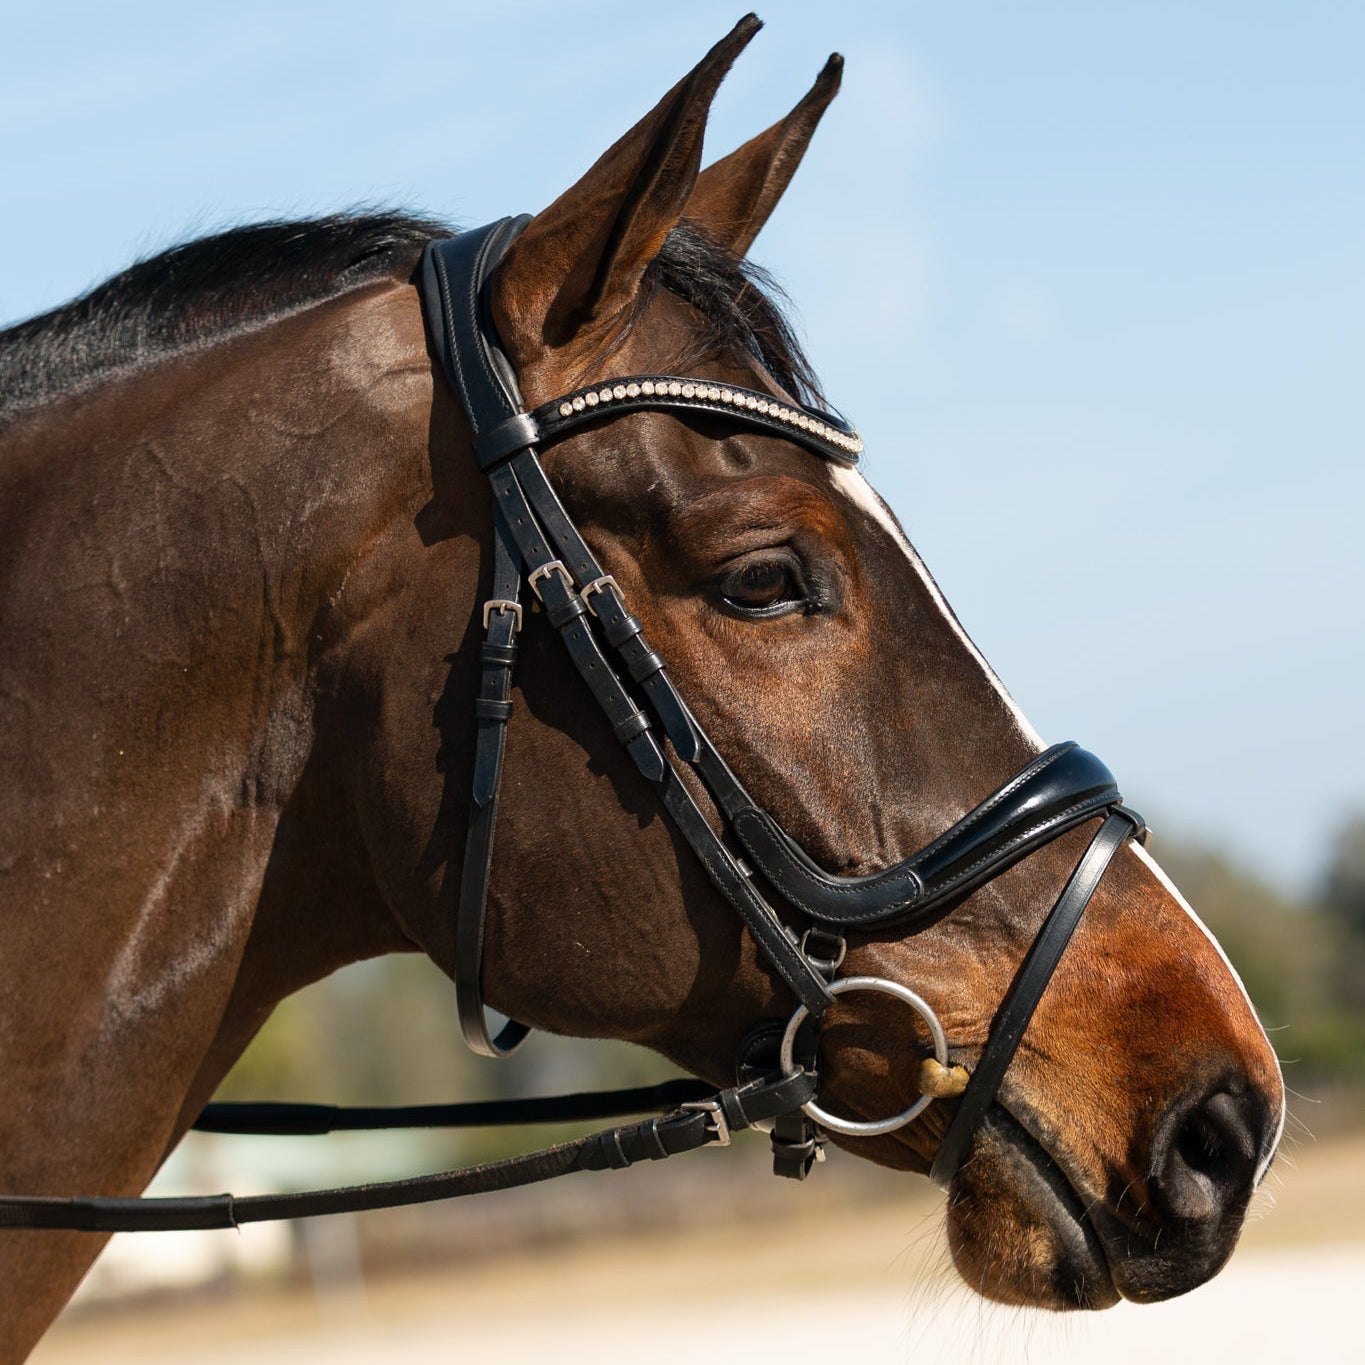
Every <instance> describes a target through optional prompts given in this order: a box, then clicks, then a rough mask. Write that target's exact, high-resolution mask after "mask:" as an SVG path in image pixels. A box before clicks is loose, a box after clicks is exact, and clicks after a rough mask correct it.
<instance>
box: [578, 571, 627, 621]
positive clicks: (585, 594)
mask: <svg viewBox="0 0 1365 1365" xmlns="http://www.w3.org/2000/svg"><path fill="white" fill-rule="evenodd" d="M607 587H612V588H615V589H616V595H617V596H618V597H619V596H620V595H621V585H620V584H619V583H618V582H617V581H616V580H615V579H614V578H613V577H612V576H611V575H610V574H609V573H605V574H603V575H602V577H601V578H594V579H593V580H592V582H591V583H589V584H588V585H587V587H585V588H584V589H583V591H582V592H581V593H579V594H578V595H579V597H581V598H582V599H583V605H584V606H585V607H587V609H588V610H589V611H590V612H592V614H593V615H594V616H596V615H597V608H596V607H594V606H593V604H592V603H591V602H589V601H588V598H590V597H591V596H592V595H593V593H595V592H601V591H602V590H603V589H604V588H607Z"/></svg>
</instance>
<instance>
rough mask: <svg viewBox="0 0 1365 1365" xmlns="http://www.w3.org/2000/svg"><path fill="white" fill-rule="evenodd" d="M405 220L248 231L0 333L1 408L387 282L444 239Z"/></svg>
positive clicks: (349, 219) (175, 252)
mask: <svg viewBox="0 0 1365 1365" xmlns="http://www.w3.org/2000/svg"><path fill="white" fill-rule="evenodd" d="M448 235H449V233H448V230H447V229H446V228H443V227H441V226H440V225H439V224H437V223H433V222H429V221H427V220H425V219H422V218H410V217H405V216H403V215H401V214H367V215H352V214H335V215H333V216H331V217H328V218H314V219H304V220H302V221H299V222H292V223H289V222H271V223H256V224H253V225H251V226H249V227H239V228H231V229H229V230H228V231H227V232H220V233H216V234H215V235H214V236H212V237H203V238H200V239H199V240H198V241H193V242H186V243H184V244H183V245H181V246H176V247H172V248H171V249H170V250H169V251H163V252H162V253H161V254H160V255H158V256H153V257H151V258H150V259H148V260H145V261H139V262H138V263H137V264H136V265H133V266H130V267H129V268H128V269H127V270H125V271H123V272H122V273H121V274H119V275H115V276H114V277H113V278H112V279H109V280H106V281H105V282H104V283H103V284H101V285H97V286H96V287H95V288H94V289H92V290H91V291H90V292H89V293H88V294H83V295H82V296H81V297H80V298H78V299H73V300H72V301H71V302H70V303H67V304H63V305H62V307H60V308H55V309H53V311H52V312H50V313H44V314H42V316H40V317H36V318H30V319H29V320H28V321H27V322H21V323H19V324H18V325H17V326H15V327H11V328H10V329H9V330H8V331H5V332H0V395H3V397H2V398H0V407H5V408H9V407H18V406H21V405H27V404H30V403H36V402H42V401H44V400H45V399H48V398H52V397H57V396H58V395H63V394H70V393H73V392H76V391H79V390H81V389H84V388H87V387H89V386H91V385H93V384H95V383H97V382H99V381H100V380H101V379H104V378H106V377H108V376H109V375H110V374H112V373H114V372H115V371H120V370H129V369H136V368H140V367H141V366H143V365H147V364H150V363H153V362H155V361H157V360H161V359H163V358H164V357H166V356H168V355H173V354H176V353H178V352H182V351H186V350H192V349H194V348H195V347H197V346H200V345H203V344H204V343H206V342H209V341H214V340H217V339H218V338H220V337H223V336H225V335H228V334H230V333H233V332H241V331H248V330H250V329H251V328H253V327H257V326H260V325H261V324H262V323H266V322H269V321H271V320H273V319H275V318H278V317H281V316H283V315H285V314H287V313H292V312H295V311H297V310H299V309H301V308H306V307H308V306H309V305H311V304H315V303H321V302H323V301H324V300H325V299H330V298H335V297H336V296H338V295H340V294H344V293H347V292H349V291H350V290H352V289H357V288H359V287H360V286H361V285H365V284H370V283H372V282H373V281H375V280H380V279H384V278H399V279H401V278H403V277H405V276H406V275H408V274H410V273H411V271H412V269H413V267H414V265H415V264H416V263H417V260H418V258H419V257H420V255H421V253H422V248H423V247H424V246H425V245H426V244H427V243H428V242H429V241H431V240H432V239H433V238H435V237H445V236H448Z"/></svg>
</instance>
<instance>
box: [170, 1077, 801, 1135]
mask: <svg viewBox="0 0 1365 1365" xmlns="http://www.w3.org/2000/svg"><path fill="white" fill-rule="evenodd" d="M772 1069H775V1068H772ZM742 1079H744V1080H751V1079H754V1078H753V1077H744V1078H742ZM714 1091H715V1087H714V1086H710V1085H707V1084H706V1082H705V1081H694V1080H691V1079H689V1078H686V1077H684V1078H681V1079H678V1080H671V1081H662V1082H661V1083H660V1084H658V1085H646V1086H634V1087H632V1088H630V1089H628V1090H602V1091H592V1092H587V1093H579V1094H573V1095H553V1096H550V1097H538V1098H532V1099H514V1100H472V1101H470V1102H468V1103H465V1104H410V1105H401V1106H389V1105H385V1106H370V1107H363V1106H356V1107H349V1108H348V1107H345V1106H341V1105H335V1104H274V1103H241V1102H225V1103H219V1104H208V1105H205V1106H204V1110H203V1112H202V1113H201V1114H200V1115H199V1117H198V1118H197V1119H195V1121H194V1128H195V1131H196V1132H200V1133H237V1134H256V1135H262V1134H271V1135H275V1136H284V1137H303V1136H308V1135H316V1134H322V1133H354V1132H370V1131H377V1130H388V1129H394V1128H497V1127H506V1126H508V1125H510V1124H514V1123H582V1122H585V1121H588V1120H591V1119H610V1118H620V1117H621V1116H622V1115H625V1114H645V1113H650V1112H653V1111H655V1110H658V1111H660V1112H662V1111H664V1110H668V1109H674V1108H677V1107H678V1106H679V1105H682V1104H687V1103H692V1102H695V1101H698V1100H704V1099H706V1098H707V1097H708V1096H710V1095H711V1094H713V1093H714Z"/></svg>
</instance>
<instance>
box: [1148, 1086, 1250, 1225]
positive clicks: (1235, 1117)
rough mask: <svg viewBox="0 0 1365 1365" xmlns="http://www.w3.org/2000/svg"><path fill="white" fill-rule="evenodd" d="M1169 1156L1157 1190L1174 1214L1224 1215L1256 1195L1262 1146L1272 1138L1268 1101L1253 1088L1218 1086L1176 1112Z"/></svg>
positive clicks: (1210, 1217) (1165, 1144) (1169, 1134)
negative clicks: (1240, 1089)
mask: <svg viewBox="0 0 1365 1365" xmlns="http://www.w3.org/2000/svg"><path fill="white" fill-rule="evenodd" d="M1164 1136H1165V1138H1166V1140H1165V1141H1164V1142H1159V1143H1158V1152H1160V1151H1161V1149H1163V1148H1164V1149H1165V1159H1164V1160H1160V1159H1159V1160H1158V1162H1157V1167H1156V1174H1155V1180H1154V1181H1153V1193H1154V1194H1155V1195H1156V1197H1157V1198H1158V1200H1159V1201H1160V1203H1161V1204H1162V1205H1163V1206H1164V1210H1165V1212H1166V1213H1167V1214H1168V1215H1169V1216H1170V1217H1173V1218H1179V1219H1197V1220H1206V1219H1208V1220H1221V1219H1222V1217H1223V1216H1224V1215H1225V1214H1226V1213H1228V1212H1229V1211H1230V1210H1232V1209H1233V1208H1234V1207H1235V1206H1236V1205H1238V1204H1245V1202H1246V1200H1247V1199H1248V1198H1249V1197H1250V1195H1251V1187H1252V1181H1253V1179H1254V1177H1255V1174H1256V1168H1257V1166H1258V1165H1259V1163H1260V1155H1261V1152H1262V1149H1263V1146H1264V1145H1265V1144H1267V1143H1268V1142H1269V1140H1270V1121H1269V1114H1268V1112H1267V1110H1266V1106H1265V1105H1264V1103H1263V1102H1262V1101H1261V1100H1260V1098H1259V1097H1258V1096H1256V1095H1255V1094H1254V1093H1247V1092H1243V1093H1241V1094H1234V1093H1232V1092H1230V1091H1227V1090H1218V1091H1215V1092H1214V1093H1213V1094H1211V1095H1208V1096H1206V1097H1205V1098H1204V1099H1203V1100H1201V1101H1200V1102H1199V1103H1198V1104H1196V1105H1195V1106H1194V1107H1193V1108H1191V1109H1185V1110H1182V1111H1180V1112H1177V1113H1175V1114H1172V1115H1171V1116H1170V1118H1169V1120H1168V1125H1167V1133H1166V1134H1165V1135H1164Z"/></svg>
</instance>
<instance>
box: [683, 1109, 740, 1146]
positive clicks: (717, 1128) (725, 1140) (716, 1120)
mask: <svg viewBox="0 0 1365 1365" xmlns="http://www.w3.org/2000/svg"><path fill="white" fill-rule="evenodd" d="M681 1107H682V1108H683V1109H695V1110H697V1111H699V1112H700V1113H703V1114H710V1116H711V1124H710V1127H709V1128H708V1130H707V1131H708V1132H711V1133H714V1134H715V1136H716V1146H717V1147H728V1146H729V1145H730V1125H729V1124H728V1123H726V1121H725V1112H724V1110H722V1109H721V1107H720V1101H719V1100H688V1101H687V1103H686V1104H684V1105H682V1106H681Z"/></svg>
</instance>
